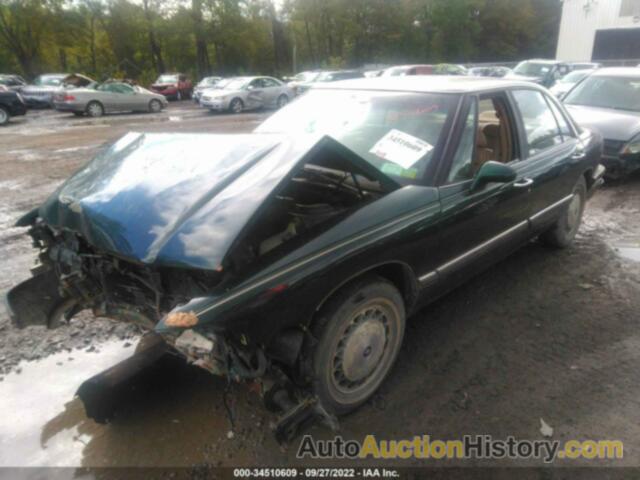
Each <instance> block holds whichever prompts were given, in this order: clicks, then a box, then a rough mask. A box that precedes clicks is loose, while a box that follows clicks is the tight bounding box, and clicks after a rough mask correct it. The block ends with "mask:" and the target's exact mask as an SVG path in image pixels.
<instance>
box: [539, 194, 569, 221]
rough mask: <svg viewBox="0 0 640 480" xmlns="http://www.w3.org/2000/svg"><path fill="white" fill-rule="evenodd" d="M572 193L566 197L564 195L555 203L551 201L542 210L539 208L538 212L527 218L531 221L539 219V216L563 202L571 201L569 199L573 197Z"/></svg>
mask: <svg viewBox="0 0 640 480" xmlns="http://www.w3.org/2000/svg"><path fill="white" fill-rule="evenodd" d="M573 195H574V194H573V193H572V194H571V195H567V196H566V197H564V198H563V199H561V200H558V201H557V202H556V203H553V204H551V205H549V206H548V207H546V208H543V209H542V210H540V211H539V212H538V213H536V214H535V215H532V216H531V217H529V220H531V221H532V222H533V221H535V220H537V219H539V218H540V217H542V216H544V215H545V214H547V213H549V212H550V211H552V210H554V209H556V208H558V207H560V206H562V205H564V204H565V203H567V202H569V201H571V199H572V198H573Z"/></svg>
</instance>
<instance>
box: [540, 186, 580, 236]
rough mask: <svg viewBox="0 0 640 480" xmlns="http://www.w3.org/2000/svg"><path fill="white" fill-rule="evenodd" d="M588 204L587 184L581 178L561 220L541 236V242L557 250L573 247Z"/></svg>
mask: <svg viewBox="0 0 640 480" xmlns="http://www.w3.org/2000/svg"><path fill="white" fill-rule="evenodd" d="M586 202H587V183H586V182H585V180H584V177H580V180H578V183H576V186H575V187H573V198H572V199H571V201H570V202H569V204H568V205H567V206H565V207H564V208H563V211H562V214H561V215H560V218H558V220H556V222H555V223H554V224H553V225H552V226H551V228H549V230H547V231H546V232H544V233H543V234H542V235H540V240H542V242H543V243H545V244H546V245H549V246H551V247H555V248H567V247H568V246H569V245H571V243H572V242H573V239H574V238H575V236H576V233H578V229H579V228H580V223H581V222H582V214H583V213H584V206H585V204H586Z"/></svg>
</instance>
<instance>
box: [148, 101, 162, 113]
mask: <svg viewBox="0 0 640 480" xmlns="http://www.w3.org/2000/svg"><path fill="white" fill-rule="evenodd" d="M161 111H162V103H160V100H156V99H155V98H154V99H153V100H151V101H150V102H149V112H151V113H159V112H161Z"/></svg>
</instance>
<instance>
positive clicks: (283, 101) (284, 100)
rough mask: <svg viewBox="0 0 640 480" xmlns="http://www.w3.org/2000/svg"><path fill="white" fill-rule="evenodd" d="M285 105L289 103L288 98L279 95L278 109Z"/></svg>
mask: <svg viewBox="0 0 640 480" xmlns="http://www.w3.org/2000/svg"><path fill="white" fill-rule="evenodd" d="M287 103H289V97H287V96H286V95H280V96H279V97H278V109H281V108H282V107H284V106H285V105H286V104H287Z"/></svg>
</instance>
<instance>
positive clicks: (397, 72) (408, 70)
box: [380, 65, 433, 77]
mask: <svg viewBox="0 0 640 480" xmlns="http://www.w3.org/2000/svg"><path fill="white" fill-rule="evenodd" d="M432 74H433V65H400V66H396V67H390V68H387V69H386V70H385V71H383V72H382V74H381V75H380V76H381V77H402V76H405V75H432Z"/></svg>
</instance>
